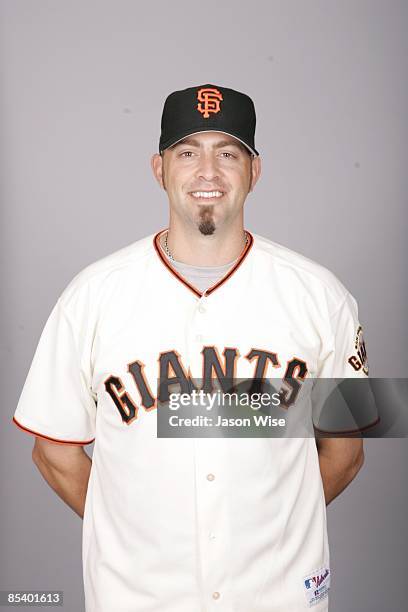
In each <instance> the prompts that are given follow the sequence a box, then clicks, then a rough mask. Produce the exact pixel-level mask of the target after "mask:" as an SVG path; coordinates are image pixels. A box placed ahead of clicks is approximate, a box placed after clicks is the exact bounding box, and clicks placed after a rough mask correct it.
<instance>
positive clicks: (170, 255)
mask: <svg viewBox="0 0 408 612" xmlns="http://www.w3.org/2000/svg"><path fill="white" fill-rule="evenodd" d="M244 231H245V230H244ZM168 235H169V231H168V230H167V232H166V235H165V237H164V245H163V248H164V252H165V253H166V255H167V256H168V257H170V259H172V260H173V261H174V257H173V255H172V254H171V253H170V249H169V245H168V244H167V237H168ZM248 240H249V237H248V234H247V233H246V232H245V245H244V248H245V247H246V245H247V244H248Z"/></svg>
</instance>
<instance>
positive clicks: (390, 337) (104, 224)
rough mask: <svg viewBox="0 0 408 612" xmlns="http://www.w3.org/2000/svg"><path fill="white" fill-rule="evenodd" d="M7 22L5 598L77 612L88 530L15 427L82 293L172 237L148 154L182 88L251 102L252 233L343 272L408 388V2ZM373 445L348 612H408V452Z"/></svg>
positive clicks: (340, 577) (356, 520)
mask: <svg viewBox="0 0 408 612" xmlns="http://www.w3.org/2000/svg"><path fill="white" fill-rule="evenodd" d="M0 7H1V16H0V17H1V54H0V56H1V59H0V62H1V63H0V70H1V78H2V98H1V109H0V121H1V125H0V129H1V140H0V142H1V160H2V164H1V173H2V176H1V198H2V233H1V249H2V258H1V261H2V277H1V282H2V292H1V295H2V307H3V316H2V317H1V326H2V339H3V341H2V369H1V371H2V375H3V383H2V389H3V405H2V410H1V418H2V425H3V427H2V428H1V441H0V442H1V445H0V448H1V456H0V460H1V463H0V466H1V468H0V469H1V474H0V476H1V485H2V487H1V493H2V495H1V500H2V501H1V521H0V530H1V531H0V537H1V547H0V550H1V553H0V555H1V558H0V563H1V573H0V589H37V590H38V589H63V590H64V592H65V601H66V604H65V608H64V609H65V610H67V611H69V612H71V611H72V612H74V611H75V612H78V611H81V610H83V587H82V567H81V528H82V521H81V520H80V519H79V518H78V517H77V516H76V515H75V514H74V513H73V512H72V511H71V510H70V509H69V508H68V507H67V506H65V505H64V504H63V502H62V501H61V500H60V499H59V498H58V497H57V496H56V495H55V493H54V492H53V491H52V490H51V489H50V488H49V487H48V485H47V484H46V483H45V481H44V480H43V479H42V477H41V475H40V473H39V472H38V471H37V469H36V468H35V466H34V465H33V464H32V462H31V449H32V445H33V441H34V438H33V437H32V436H30V435H28V434H25V433H23V432H22V431H20V430H18V429H17V427H15V426H14V425H12V424H11V423H10V419H11V416H12V414H13V412H14V409H15V406H16V403H17V400H18V396H19V393H20V391H21V387H22V385H23V382H24V379H25V377H26V374H27V371H28V368H29V365H30V363H31V359H32V357H33V353H34V350H35V347H36V344H37V342H38V339H39V335H40V332H41V330H42V327H43V325H44V323H45V320H46V318H47V316H48V314H49V312H50V310H51V308H52V306H53V305H54V303H55V301H56V299H57V297H58V295H59V293H60V292H61V291H62V290H63V288H64V287H65V286H66V284H67V283H68V282H69V280H71V278H72V277H73V276H74V275H75V274H76V273H77V272H78V271H79V270H80V269H82V268H83V267H85V266H86V265H87V264H88V263H90V262H92V261H94V260H96V259H99V258H100V257H102V256H104V255H107V254H109V253H111V252H113V251H115V250H117V249H119V248H121V247H122V246H125V245H126V244H128V243H130V242H133V241H135V240H137V239H139V238H141V237H143V236H145V235H146V234H149V233H152V232H155V231H158V230H159V229H161V228H163V227H165V226H166V224H167V201H166V198H165V194H164V192H162V191H160V189H159V187H158V185H157V184H156V182H155V181H154V179H153V177H152V174H151V171H150V156H151V155H152V154H153V153H154V152H155V151H156V150H157V143H158V138H159V129H160V114H161V110H162V105H163V102H164V99H165V97H166V95H167V94H168V93H170V92H171V91H173V90H175V89H181V88H184V87H189V86H191V85H198V84H201V83H206V82H213V83H215V84H220V85H224V86H227V87H233V88H236V89H239V90H242V91H245V92H247V93H248V94H249V95H250V96H251V97H252V98H253V99H254V102H255V105H256V109H257V117H258V124H257V135H256V146H257V148H258V150H259V151H260V152H261V155H262V158H263V175H262V177H261V180H260V182H259V183H258V185H257V187H256V189H255V191H254V193H253V194H251V195H250V197H249V198H248V201H247V203H246V227H247V228H248V229H250V230H252V231H254V232H255V233H259V234H261V235H264V236H266V237H268V238H271V239H272V240H275V241H276V242H281V243H283V244H285V245H287V246H288V247H290V248H292V249H294V250H296V251H299V252H301V253H303V254H305V255H306V256H308V257H310V258H312V259H314V260H316V261H318V262H320V263H322V264H323V265H325V266H327V267H328V268H330V269H331V270H332V271H333V272H334V273H335V274H337V276H338V277H339V278H340V279H341V280H342V282H343V283H344V284H345V285H346V286H347V288H348V289H349V290H350V291H351V293H352V294H353V295H354V296H355V297H356V299H357V301H358V304H359V308H360V319H361V322H362V323H363V325H364V327H365V335H366V343H367V349H368V355H369V362H370V367H371V375H372V376H377V377H386V376H393V377H404V376H406V373H407V364H408V351H407V350H406V349H407V334H408V331H407V330H408V327H407V315H406V312H407V274H406V272H405V270H404V267H405V265H406V261H407V250H408V249H407V244H406V241H405V240H404V238H405V234H406V219H407V215H406V211H405V207H406V205H407V196H406V193H407V180H408V179H407V176H408V173H407V172H406V167H407V112H406V109H407V108H408V95H407V93H408V86H407V83H408V80H407V57H408V41H407V36H406V31H407V25H408V19H407V18H408V5H407V3H406V2H402V1H401V2H398V1H396V0H392V1H390V0H383V1H375V0H373V1H368V0H364V1H363V0H355V1H350V0H347V1H344V0H342V1H338V2H333V1H327V0H326V1H308V0H304V1H301V0H298V1H297V2H293V1H290V2H288V1H282V2H276V1H275V2H273V1H271V0H268V1H263V2H260V1H255V2H238V1H237V0H235V1H234V0H228V1H225V0H224V1H218V2H214V1H213V0H207V1H206V2H204V3H203V2H191V1H178V2H177V1H176V2H175V1H173V2H172V3H170V2H165V1H158V0H156V1H155V2H151V3H147V4H146V3H141V2H137V1H134V2H131V1H123V0H121V1H120V0H119V1H118V0H115V1H111V2H106V1H103V2H101V1H99V2H96V1H95V2H93V1H89V0H88V1H84V0H82V1H81V2H79V1H72V0H69V1H68V0H65V1H61V0H59V1H58V0H56V1H51V0H50V1H44V0H35V1H34V0H2V1H1V2H0ZM365 449H366V463H365V466H364V467H363V469H362V471H361V472H360V473H359V474H358V476H357V478H356V479H355V480H354V481H353V482H352V483H351V485H350V486H349V487H348V489H347V490H346V491H345V492H344V493H343V494H342V495H341V496H340V497H339V498H338V499H337V500H335V501H334V502H333V503H332V504H331V505H330V506H329V508H328V520H329V537H330V542H331V559H332V572H333V589H332V596H331V601H332V605H331V611H332V612H383V611H384V610H385V609H389V610H392V612H399V611H402V610H405V609H406V607H405V606H404V603H406V601H405V600H406V597H405V590H406V589H405V580H406V572H407V556H406V550H407V544H408V542H407V530H406V527H405V520H404V519H405V517H406V513H407V493H406V485H407V480H406V475H405V466H406V465H407V455H408V453H407V441H406V439H388V440H368V441H366V442H365ZM87 450H88V452H90V453H91V452H92V448H91V447H87ZM4 609H6V608H4ZM7 609H9V608H7ZM10 609H11V608H10ZM248 612H250V611H248Z"/></svg>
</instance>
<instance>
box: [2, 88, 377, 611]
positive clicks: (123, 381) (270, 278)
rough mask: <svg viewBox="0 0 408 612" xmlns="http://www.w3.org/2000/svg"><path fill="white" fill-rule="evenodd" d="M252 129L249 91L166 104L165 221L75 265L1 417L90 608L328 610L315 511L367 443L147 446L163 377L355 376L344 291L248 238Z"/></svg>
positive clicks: (161, 159) (357, 340)
mask: <svg viewBox="0 0 408 612" xmlns="http://www.w3.org/2000/svg"><path fill="white" fill-rule="evenodd" d="M254 134H255V109H254V104H253V102H252V100H251V98H249V97H248V96H247V95H245V94H243V93H240V92H238V91H235V90H233V89H229V88H226V87H221V86H216V85H213V84H205V85H202V86H197V87H189V88H187V89H184V90H181V91H175V92H173V93H171V94H170V95H169V96H168V97H167V99H166V101H165V104H164V109H163V114H162V122H161V136H160V143H159V153H156V154H155V155H153V157H152V161H151V165H152V170H153V173H154V176H155V178H156V179H157V181H158V183H159V185H160V186H161V187H162V188H163V189H164V190H165V192H166V194H167V197H168V201H169V208H170V220H169V225H168V228H165V229H162V230H160V231H157V232H155V233H154V234H152V235H151V236H147V237H145V238H143V239H141V240H138V241H136V242H134V243H133V244H130V245H129V246H127V247H125V248H123V249H121V250H119V251H117V252H115V253H113V254H111V255H109V256H107V257H105V258H103V259H101V260H99V261H97V262H95V263H93V264H91V265H89V266H88V267H86V268H85V269H83V270H82V271H81V272H79V274H78V275H77V276H76V277H75V278H74V279H73V280H72V281H71V282H70V283H69V285H68V286H67V287H66V288H65V289H64V291H63V292H62V294H61V295H60V296H59V298H58V300H57V302H56V304H55V306H54V308H53V310H52V312H51V314H50V316H49V318H48V320H47V322H46V325H45V328H44V330H43V332H42V335H41V338H40V340H39V343H38V347H37V350H36V352H35V355H34V358H33V362H32V365H31V368H30V370H29V373H28V376H27V379H26V382H25V385H24V388H23V391H22V393H21V397H20V400H19V403H18V406H17V409H16V411H15V413H14V417H13V421H14V423H15V424H16V425H17V426H18V427H19V428H21V429H22V430H24V431H26V432H28V433H30V434H33V435H34V436H35V445H34V449H33V459H34V461H35V463H36V465H37V466H38V468H39V470H40V471H41V473H42V474H43V475H44V477H45V478H46V480H47V481H48V482H49V484H50V485H51V486H52V487H53V488H54V490H55V491H56V492H57V493H58V495H59V496H60V497H61V498H62V499H63V500H64V501H65V502H66V503H67V504H69V506H70V507H71V508H72V509H73V510H74V511H75V512H77V514H78V515H79V516H81V517H83V550H82V555H83V578H84V589H85V602H86V611H87V612H212V611H222V612H300V611H301V610H308V609H310V608H313V609H314V610H315V611H316V612H322V611H323V610H325V611H326V610H328V601H329V588H330V558H329V547H328V539H327V529H326V505H327V504H328V503H330V501H331V500H332V499H334V498H335V497H336V496H337V495H338V494H339V493H340V492H341V491H342V490H343V489H344V488H345V487H346V486H347V485H348V484H349V483H350V482H351V480H352V479H353V478H354V477H355V476H356V474H357V472H358V471H359V469H360V468H361V465H362V463H363V448H362V440H361V438H356V437H354V438H345V437H343V438H341V439H335V438H321V439H320V440H319V441H318V442H317V441H316V440H315V438H314V437H310V436H309V437H303V438H301V437H291V438H288V437H282V438H268V437H257V438H255V437H254V438H239V437H236V438H232V437H221V438H220V437H218V438H216V437H202V438H199V437H184V438H179V439H174V438H165V437H160V436H158V435H157V418H158V396H157V395H158V380H159V381H160V382H161V383H162V382H163V381H164V386H165V387H166V388H167V389H170V388H171V385H172V384H174V383H181V384H185V383H186V382H188V381H191V380H192V379H200V377H201V378H203V379H207V378H216V377H218V378H220V377H222V376H223V375H226V374H228V373H229V374H232V373H233V374H234V376H236V377H238V378H242V379H247V378H251V377H254V376H255V374H257V375H258V376H259V374H260V373H262V375H263V376H272V375H273V376H274V377H277V378H279V379H282V380H285V378H289V377H293V378H294V379H296V380H297V381H298V382H299V384H301V383H302V381H304V380H305V379H307V378H310V377H311V378H319V377H322V378H324V377H327V378H330V377H338V378H353V377H362V378H365V377H367V375H368V363H367V355H366V351H365V346H364V341H363V336H362V329H361V326H360V323H359V318H358V310H357V304H356V301H355V299H354V298H353V296H352V295H350V293H349V292H348V291H347V289H346V288H345V287H344V286H343V285H342V283H341V282H340V281H339V280H338V279H337V278H336V277H335V276H334V275H333V274H332V273H331V272H330V271H328V270H327V269H326V268H324V267H322V266H321V265H319V264H317V263H315V262H313V261H311V260H309V259H307V258H306V257H303V256H302V255H299V254H297V253H295V252H293V251H291V250H289V249H288V248H285V247H284V246H282V245H280V244H278V243H276V242H272V241H271V240H269V239H268V238H265V237H262V236H260V235H257V234H255V233H253V232H250V231H249V230H247V229H245V228H244V222H243V209H244V203H245V201H246V198H247V196H248V194H249V193H250V192H251V191H252V190H253V189H254V187H255V184H256V183H257V181H258V179H259V176H260V171H261V164H260V157H259V153H258V151H257V150H256V149H255V144H254ZM147 205H149V203H146V202H144V201H143V202H141V206H147ZM288 410H290V408H288ZM311 416H313V415H311ZM92 442H94V449H93V456H92V460H91V459H90V458H89V456H88V455H87V453H86V452H85V451H84V449H83V446H85V445H87V444H90V443H92Z"/></svg>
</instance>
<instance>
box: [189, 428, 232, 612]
mask: <svg viewBox="0 0 408 612" xmlns="http://www.w3.org/2000/svg"><path fill="white" fill-rule="evenodd" d="M195 442H196V450H197V462H196V466H197V484H198V489H197V518H198V530H199V534H200V544H199V549H200V556H201V559H200V561H201V563H200V565H201V568H202V578H203V588H204V598H205V600H206V607H205V609H206V610H208V612H210V610H219V609H221V608H222V611H223V612H224V611H225V612H230V610H231V605H232V602H231V601H229V597H228V596H227V595H226V594H227V593H229V592H231V590H230V584H229V582H230V575H229V573H230V567H231V563H230V559H229V551H230V546H229V544H228V542H229V540H228V538H229V527H228V522H229V517H228V507H229V506H228V503H227V500H226V482H225V479H224V478H225V461H226V458H225V457H224V455H225V441H224V440H222V439H219V438H201V439H197V440H196V441H195Z"/></svg>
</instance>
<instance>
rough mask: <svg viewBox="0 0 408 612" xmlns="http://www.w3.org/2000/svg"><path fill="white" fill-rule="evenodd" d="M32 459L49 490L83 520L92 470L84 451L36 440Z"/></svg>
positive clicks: (76, 446)
mask: <svg viewBox="0 0 408 612" xmlns="http://www.w3.org/2000/svg"><path fill="white" fill-rule="evenodd" d="M32 458H33V461H34V463H35V465H36V466H37V468H38V469H39V471H40V472H41V474H42V476H43V477H44V479H45V480H46V482H47V483H48V484H49V486H50V487H51V488H52V489H53V490H54V491H55V492H56V493H57V495H58V496H59V497H60V498H61V499H62V500H63V501H64V502H65V503H66V504H67V505H68V506H69V507H70V508H71V509H72V510H74V512H76V513H77V514H78V516H80V517H81V518H83V516H84V509H85V498H86V492H87V488H88V481H89V474H90V471H91V466H92V460H91V458H90V457H89V455H87V453H86V452H85V451H84V449H83V447H82V446H78V445H75V446H74V445H71V444H55V443H53V442H50V441H48V440H45V439H43V438H39V437H36V438H35V443H34V447H33V452H32Z"/></svg>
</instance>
